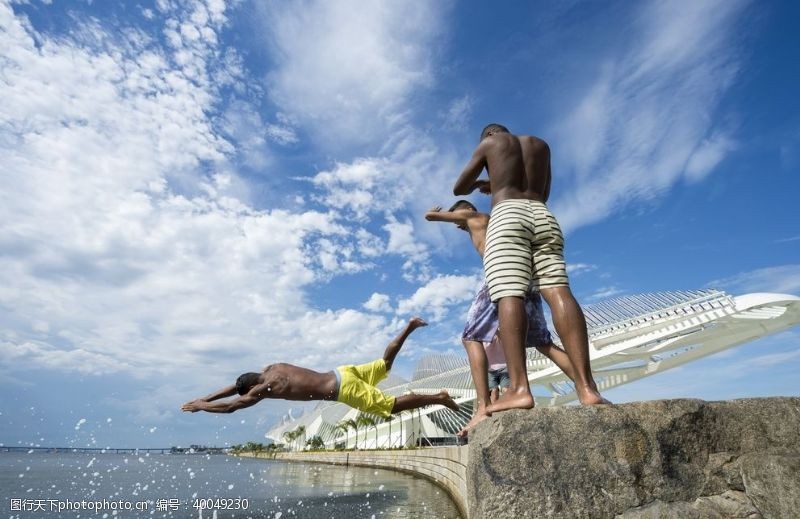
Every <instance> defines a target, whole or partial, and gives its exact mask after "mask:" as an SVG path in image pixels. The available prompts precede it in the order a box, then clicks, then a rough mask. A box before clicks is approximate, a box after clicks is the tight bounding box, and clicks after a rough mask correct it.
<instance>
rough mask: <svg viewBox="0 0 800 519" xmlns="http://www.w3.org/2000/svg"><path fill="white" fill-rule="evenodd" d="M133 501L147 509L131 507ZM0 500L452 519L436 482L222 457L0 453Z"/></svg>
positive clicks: (176, 514) (240, 514)
mask: <svg viewBox="0 0 800 519" xmlns="http://www.w3.org/2000/svg"><path fill="white" fill-rule="evenodd" d="M23 499H24V500H26V501H25V502H24V503H23V502H21V501H16V500H23ZM104 499H105V500H106V502H107V503H108V504H107V508H106V509H105V510H103V511H93V510H70V511H67V510H65V509H63V507H66V506H67V504H66V502H67V500H70V501H71V502H73V503H74V502H76V501H80V500H86V501H87V502H88V501H93V502H94V501H101V502H102V501H103V500H104ZM198 499H200V500H212V499H227V500H228V501H226V502H220V503H213V502H212V501H203V504H207V505H215V504H216V505H222V506H224V505H228V507H229V508H230V507H235V506H237V502H236V501H235V500H236V499H241V500H244V499H246V500H247V506H248V508H247V509H246V510H243V509H239V510H231V509H227V510H224V509H219V508H218V509H217V510H211V509H205V510H200V509H197V508H194V507H193V505H194V504H195V500H198ZM12 500H14V501H13V502H12ZM120 500H121V501H122V504H121V505H120V504H117V505H116V506H117V510H114V509H112V508H111V505H110V503H111V502H112V501H113V502H114V503H119V502H120ZM170 500H172V501H170ZM137 502H146V503H147V505H146V506H147V510H139V511H137V510H136V509H135V507H136V506H137ZM159 502H160V503H161V505H162V506H161V508H162V509H161V510H158V509H157V507H158V504H159ZM244 504H245V503H244V501H239V502H238V505H239V506H242V507H243V506H244ZM0 506H2V510H0V517H12V518H22V519H24V518H33V517H37V518H39V517H42V518H44V517H47V518H51V517H59V518H62V517H63V518H81V517H101V518H102V517H105V518H106V519H112V518H144V517H147V518H151V517H171V518H184V517H185V518H189V517H191V518H208V519H213V518H217V519H231V518H236V519H244V518H247V517H253V518H256V517H258V518H261V517H268V518H273V519H278V518H281V519H287V518H301V517H302V518H309V519H311V518H314V519H317V518H328V517H330V518H346V519H349V518H362V517H363V518H367V519H369V518H375V519H380V518H393V519H395V518H397V519H405V518H409V519H411V518H414V519H427V518H453V519H456V518H458V517H459V515H458V510H457V509H456V507H455V505H454V504H453V502H452V501H451V500H450V498H449V497H448V496H447V494H446V493H445V492H444V491H443V490H441V489H440V488H438V487H437V486H435V485H433V484H432V483H430V482H428V481H425V480H422V479H417V478H414V477H411V476H408V475H405V474H401V473H397V472H393V471H389V470H377V469H369V468H359V467H349V468H344V467H333V466H329V465H318V464H301V463H283V462H275V461H266V460H255V459H248V458H235V457H231V456H225V455H208V456H207V455H149V456H147V455H129V454H70V453H67V454H61V453H59V454H52V453H39V452H34V453H29V454H28V453H24V452H23V453H0ZM12 506H17V507H22V509H21V510H14V509H12ZM121 506H122V507H127V506H130V507H132V508H134V509H131V510H126V509H122V508H121ZM138 506H144V505H138ZM58 507H62V511H60V512H59V511H58ZM31 508H32V510H31ZM42 508H43V509H42ZM51 509H52V510H51Z"/></svg>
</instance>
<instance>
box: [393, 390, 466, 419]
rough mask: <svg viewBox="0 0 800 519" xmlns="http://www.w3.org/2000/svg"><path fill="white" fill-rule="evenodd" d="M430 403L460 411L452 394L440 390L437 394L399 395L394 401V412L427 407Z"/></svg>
mask: <svg viewBox="0 0 800 519" xmlns="http://www.w3.org/2000/svg"><path fill="white" fill-rule="evenodd" d="M428 405H443V406H445V407H448V408H450V409H452V410H453V411H458V409H459V407H458V404H457V403H455V401H454V400H453V399H452V398H450V395H449V394H448V393H447V391H439V392H438V393H437V394H435V395H417V394H413V393H412V394H410V395H401V396H398V397H397V398H396V399H395V401H394V407H393V408H392V414H396V413H401V412H403V411H408V410H409V409H416V408H418V407H425V406H428Z"/></svg>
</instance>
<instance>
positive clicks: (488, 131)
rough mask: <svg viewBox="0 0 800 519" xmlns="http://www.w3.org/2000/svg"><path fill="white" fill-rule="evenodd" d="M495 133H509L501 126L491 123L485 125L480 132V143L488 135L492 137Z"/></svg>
mask: <svg viewBox="0 0 800 519" xmlns="http://www.w3.org/2000/svg"><path fill="white" fill-rule="evenodd" d="M495 133H511V132H510V131H508V128H506V127H505V126H503V125H502V124H497V123H492V124H488V125H486V128H484V129H483V131H482V132H481V141H482V140H483V139H485V138H486V137H488V136H490V135H494V134H495Z"/></svg>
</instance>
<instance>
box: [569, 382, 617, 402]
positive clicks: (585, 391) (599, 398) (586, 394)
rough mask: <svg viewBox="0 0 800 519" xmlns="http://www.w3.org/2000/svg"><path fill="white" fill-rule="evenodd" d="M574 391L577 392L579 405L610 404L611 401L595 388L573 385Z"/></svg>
mask: <svg viewBox="0 0 800 519" xmlns="http://www.w3.org/2000/svg"><path fill="white" fill-rule="evenodd" d="M575 392H576V393H578V400H580V402H581V405H598V404H610V403H611V402H610V401H608V400H606V399H605V398H603V395H601V394H600V392H598V391H597V388H591V387H582V388H581V387H578V386H576V387H575Z"/></svg>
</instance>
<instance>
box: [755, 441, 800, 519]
mask: <svg viewBox="0 0 800 519" xmlns="http://www.w3.org/2000/svg"><path fill="white" fill-rule="evenodd" d="M741 468H742V479H743V480H744V488H745V491H746V492H747V495H748V497H749V498H750V499H752V500H753V503H755V505H756V507H757V508H758V509H759V510H760V511H761V513H762V514H763V515H764V517H765V518H767V519H770V518H776V519H777V518H784V517H798V516H800V454H795V455H779V454H771V455H770V454H768V455H764V454H760V453H759V454H746V455H744V456H742V458H741Z"/></svg>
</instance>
